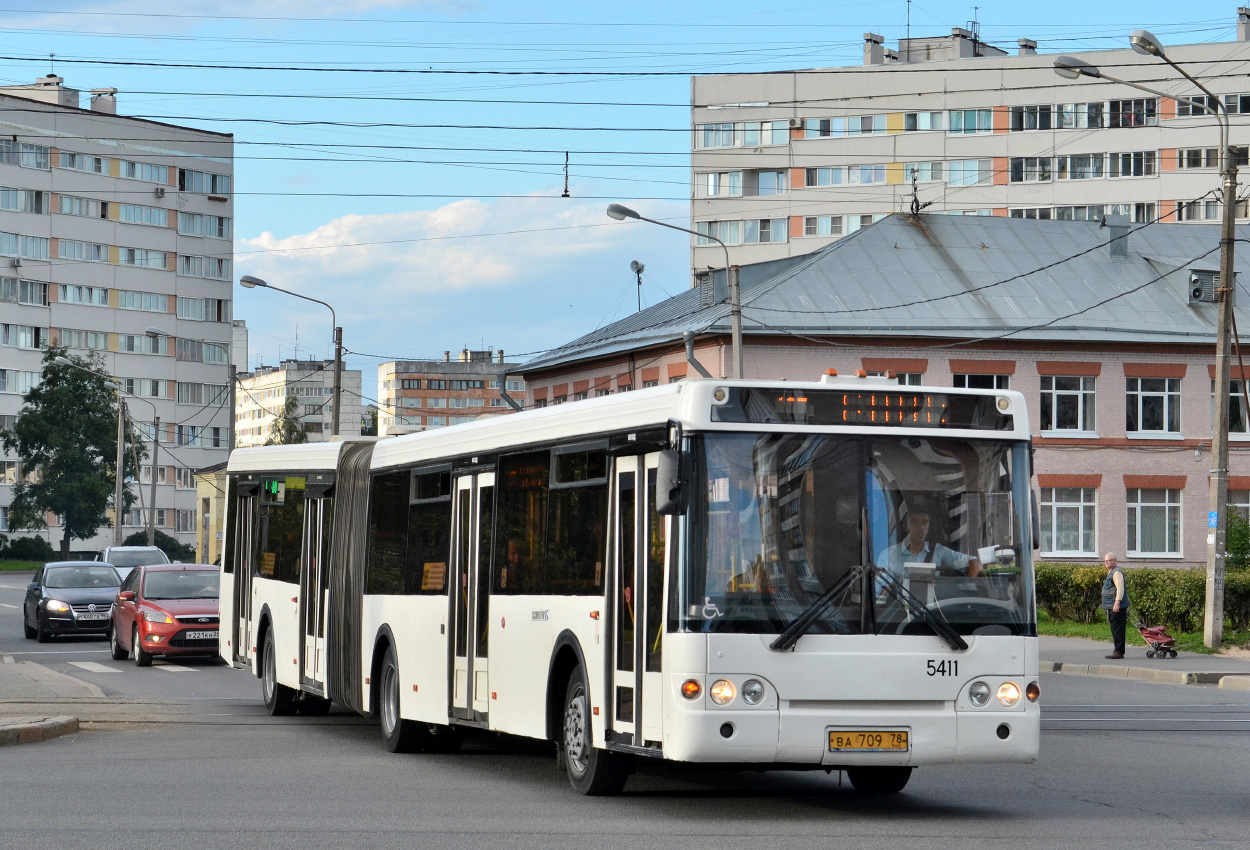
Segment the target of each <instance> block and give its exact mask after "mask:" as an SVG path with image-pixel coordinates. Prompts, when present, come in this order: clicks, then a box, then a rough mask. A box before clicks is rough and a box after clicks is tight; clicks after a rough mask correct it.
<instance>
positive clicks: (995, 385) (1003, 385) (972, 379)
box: [952, 375, 1011, 390]
mask: <svg viewBox="0 0 1250 850" xmlns="http://www.w3.org/2000/svg"><path fill="white" fill-rule="evenodd" d="M952 377H953V378H954V384H955V386H957V387H965V388H967V389H970V390H1009V389H1011V376H1010V375H954V376H952Z"/></svg>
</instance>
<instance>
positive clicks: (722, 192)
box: [691, 8, 1250, 269]
mask: <svg viewBox="0 0 1250 850" xmlns="http://www.w3.org/2000/svg"><path fill="white" fill-rule="evenodd" d="M1237 16H1238V28H1237V32H1238V40H1237V41H1235V42H1225V43H1208V44H1191V45H1176V46H1171V45H1169V46H1168V47H1167V53H1168V56H1169V57H1170V58H1172V59H1173V60H1175V61H1176V62H1177V63H1178V64H1179V65H1181V66H1182V67H1184V68H1185V69H1186V70H1187V71H1189V72H1190V73H1191V74H1193V75H1194V76H1195V77H1197V78H1198V79H1200V80H1201V81H1202V82H1203V83H1204V85H1206V86H1207V87H1208V88H1209V89H1210V90H1211V91H1212V92H1213V93H1214V94H1215V95H1216V98H1217V99H1218V101H1219V102H1218V104H1217V103H1214V102H1213V103H1211V104H1209V105H1210V107H1211V108H1212V109H1215V108H1223V109H1226V110H1227V112H1228V117H1229V121H1230V124H1231V137H1232V142H1233V143H1234V144H1243V145H1244V144H1248V143H1250V82H1248V81H1247V79H1246V77H1245V75H1244V74H1242V73H1240V71H1239V69H1240V67H1241V63H1244V62H1246V61H1247V60H1250V10H1247V9H1246V8H1240V9H1238V10H1237ZM1130 29H1131V27H1128V26H1126V28H1125V40H1124V44H1125V47H1124V48H1123V49H1119V50H1098V51H1085V52H1080V53H1073V54H1071V55H1073V56H1075V57H1076V58H1078V59H1080V60H1081V61H1084V62H1086V63H1088V64H1090V65H1093V66H1096V67H1098V68H1100V69H1102V70H1103V71H1104V72H1105V73H1106V74H1109V75H1110V76H1112V77H1116V78H1119V79H1121V80H1128V81H1133V82H1137V83H1140V84H1142V85H1145V86H1146V87H1148V88H1151V89H1154V90H1156V91H1158V92H1160V93H1161V94H1160V95H1159V96H1154V95H1151V94H1148V93H1146V92H1143V91H1141V90H1139V89H1135V88H1132V87H1129V86H1125V85H1120V84H1117V83H1113V82H1110V81H1107V80H1105V79H1103V80H1093V79H1090V78H1088V77H1081V78H1080V79H1077V80H1068V79H1065V78H1062V77H1060V76H1058V75H1057V74H1056V73H1055V70H1054V61H1055V57H1056V55H1055V54H1039V53H1037V52H1036V44H1035V42H1033V41H1031V40H1029V39H1027V38H1022V39H1020V40H1019V43H1018V45H1017V46H1016V48H1015V49H1016V52H1015V53H1014V54H1009V53H1008V52H1007V51H1005V50H1002V49H1000V48H999V47H996V46H993V45H989V44H986V43H984V42H983V41H981V40H980V39H979V38H978V37H977V34H976V33H975V32H974V31H971V30H967V29H961V28H956V29H954V30H952V32H951V34H950V35H949V36H936V37H924V38H911V39H902V40H900V41H899V43H898V49H897V50H889V49H886V48H885V46H884V43H883V39H882V38H881V36H878V35H875V34H873V33H867V34H865V36H864V38H865V43H864V63H863V65H857V66H850V67H833V68H817V69H811V70H799V71H785V72H764V73H746V74H718V75H714V76H698V77H694V78H692V83H691V103H692V108H691V115H692V118H691V120H692V125H693V131H694V132H693V140H692V146H691V160H692V195H691V197H692V200H691V208H692V216H691V217H692V220H693V224H692V229H695V230H698V231H699V232H700V233H701V234H709V235H711V236H715V237H717V238H719V239H720V240H722V241H723V242H725V243H727V244H728V245H730V246H732V247H731V249H730V253H731V262H734V263H738V264H747V263H756V262H762V261H765V260H772V259H776V258H779V257H788V256H799V255H803V254H809V253H811V252H813V251H815V250H817V249H819V248H821V247H822V246H824V245H827V244H829V243H830V242H832V241H834V240H836V239H838V238H841V237H843V236H846V235H847V234H850V233H854V232H855V231H856V230H857V229H859V228H860V227H863V226H864V225H866V224H870V223H872V222H874V221H878V220H880V219H881V218H883V217H884V216H886V215H888V214H890V213H895V212H906V211H909V210H911V209H912V208H913V204H915V205H919V206H921V207H922V208H924V209H925V210H926V211H927V212H929V213H938V212H942V213H950V214H964V215H982V216H1015V217H1021V218H1035V219H1059V220H1099V219H1101V218H1102V216H1103V215H1108V214H1118V215H1125V216H1128V217H1129V218H1130V219H1131V220H1132V221H1134V222H1137V223H1145V222H1148V221H1154V220H1160V221H1165V222H1177V221H1183V222H1189V221H1212V220H1215V221H1218V220H1219V218H1220V216H1221V209H1222V206H1221V200H1220V198H1219V196H1218V193H1217V192H1216V190H1218V189H1219V187H1220V185H1221V180H1220V174H1219V170H1220V154H1219V147H1220V130H1219V126H1218V123H1217V121H1216V120H1215V118H1214V117H1213V116H1212V115H1210V114H1209V113H1208V112H1206V111H1205V107H1206V106H1207V104H1206V103H1205V101H1206V98H1205V96H1202V95H1201V92H1199V91H1198V90H1197V89H1196V88H1195V87H1194V85H1193V84H1192V83H1190V82H1189V81H1188V80H1186V79H1184V77H1182V76H1181V75H1180V74H1178V73H1177V72H1176V71H1175V70H1173V69H1172V68H1171V67H1169V66H1168V65H1166V64H1165V63H1163V62H1162V61H1160V60H1158V59H1155V58H1153V57H1148V56H1142V55H1139V54H1137V53H1135V52H1134V51H1133V50H1132V49H1130V48H1129V46H1128V32H1129V30H1130ZM1164 95H1166V96H1164ZM1241 160H1242V162H1243V163H1244V162H1245V155H1244V152H1243V154H1242V156H1241ZM1237 215H1238V218H1239V219H1245V218H1247V216H1248V215H1250V213H1248V212H1247V209H1246V205H1245V203H1244V202H1243V203H1241V204H1240V205H1239V208H1238V214H1237ZM693 241H694V245H693V247H692V258H691V267H692V268H693V269H703V268H707V267H709V266H712V267H717V268H719V267H721V266H723V265H724V262H725V261H724V253H723V251H722V249H721V247H720V246H719V245H718V244H716V243H715V242H713V241H711V240H710V239H707V238H706V237H698V238H695V239H694V240H693Z"/></svg>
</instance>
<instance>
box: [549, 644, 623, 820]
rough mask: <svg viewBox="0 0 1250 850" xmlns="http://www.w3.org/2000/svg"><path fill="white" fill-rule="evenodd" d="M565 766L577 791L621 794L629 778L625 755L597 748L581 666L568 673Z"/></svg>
mask: <svg viewBox="0 0 1250 850" xmlns="http://www.w3.org/2000/svg"><path fill="white" fill-rule="evenodd" d="M563 746H564V770H565V772H566V773H567V774H568V777H569V784H571V785H572V786H573V790H574V791H576V792H577V793H578V794H585V795H586V796H589V797H599V796H605V795H610V794H619V793H620V791H621V789H622V788H624V787H625V780H626V779H628V778H629V772H628V770H627V767H626V764H625V761H624V758H623V757H622V756H621V755H619V754H618V753H611V752H608V751H607V750H599V749H595V747H594V746H593V744H592V742H591V735H590V698H589V696H588V695H587V688H586V677H585V675H584V674H583V673H582V670H581V668H580V667H579V668H577V669H575V670H574V671H573V675H572V676H570V677H569V687H568V690H567V691H566V692H565V697H564V744H563Z"/></svg>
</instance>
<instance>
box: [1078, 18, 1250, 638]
mask: <svg viewBox="0 0 1250 850" xmlns="http://www.w3.org/2000/svg"><path fill="white" fill-rule="evenodd" d="M1129 44H1131V45H1132V47H1133V50H1134V51H1136V52H1137V53H1139V54H1141V55H1142V56H1152V57H1154V58H1156V59H1160V60H1162V61H1163V62H1166V63H1167V64H1168V65H1170V66H1171V67H1172V68H1173V69H1175V70H1176V71H1177V72H1178V73H1180V74H1181V75H1182V76H1183V77H1184V78H1185V79H1187V80H1189V81H1190V82H1191V83H1193V84H1194V85H1195V86H1197V87H1198V88H1199V89H1200V90H1201V91H1202V93H1203V94H1205V95H1206V99H1205V101H1204V102H1203V104H1202V108H1203V110H1204V111H1206V112H1209V113H1210V114H1212V115H1214V116H1215V119H1216V120H1217V121H1218V122H1219V124H1220V155H1221V156H1223V157H1224V222H1223V230H1222V232H1221V237H1220V286H1219V289H1218V290H1217V291H1218V292H1219V294H1220V306H1219V316H1218V319H1217V327H1216V342H1215V417H1214V422H1213V423H1212V434H1211V454H1212V458H1213V460H1214V462H1215V466H1214V468H1213V469H1212V470H1211V476H1210V482H1211V486H1210V491H1211V502H1210V513H1208V514H1207V525H1208V528H1211V527H1212V523H1214V528H1213V529H1212V532H1209V533H1208V535H1207V587H1206V603H1205V605H1204V607H1203V620H1204V623H1203V641H1204V642H1205V643H1206V645H1207V646H1208V647H1211V648H1212V649H1214V648H1217V647H1218V646H1219V645H1220V641H1221V640H1222V639H1223V637H1224V555H1225V551H1226V549H1227V532H1228V406H1229V395H1230V392H1229V389H1230V380H1229V377H1230V376H1229V372H1230V365H1231V363H1230V356H1231V349H1232V343H1231V336H1232V319H1233V293H1234V291H1235V289H1236V278H1235V272H1234V270H1233V265H1234V254H1233V248H1234V245H1235V237H1236V220H1237V157H1236V156H1235V151H1234V150H1233V148H1232V146H1231V145H1230V143H1229V132H1228V115H1227V114H1226V112H1225V109H1224V103H1223V101H1221V100H1220V99H1219V98H1218V97H1216V96H1215V95H1214V94H1212V93H1211V90H1210V89H1208V88H1207V87H1206V86H1204V85H1203V84H1202V83H1200V82H1198V80H1196V79H1194V78H1193V77H1192V76H1191V75H1190V74H1189V72H1187V71H1186V70H1185V69H1184V68H1182V67H1181V66H1180V65H1177V64H1176V63H1175V62H1173V61H1172V60H1171V59H1170V58H1169V57H1168V55H1167V53H1166V52H1165V51H1164V49H1163V44H1162V43H1161V42H1160V41H1159V39H1157V38H1155V37H1154V36H1153V35H1151V34H1150V33H1149V32H1147V31H1146V30H1133V33H1132V34H1131V35H1130V36H1129ZM1055 73H1056V74H1058V75H1059V76H1061V77H1064V78H1066V79H1069V80H1075V79H1077V78H1078V77H1092V78H1094V79H1100V80H1107V81H1108V82H1113V83H1119V84H1121V85H1126V86H1130V87H1132V88H1135V89H1141V90H1142V91H1145V92H1149V93H1150V94H1155V95H1161V96H1164V97H1170V95H1164V94H1163V93H1162V92H1157V91H1155V90H1154V89H1151V88H1147V87H1146V86H1143V85H1140V84H1138V83H1133V82H1129V81H1127V80H1118V79H1116V78H1114V77H1111V76H1108V75H1107V74H1104V73H1102V72H1101V71H1100V70H1099V69H1098V68H1096V67H1094V66H1093V65H1090V64H1089V63H1088V62H1085V61H1083V60H1080V59H1077V58H1075V57H1072V56H1059V57H1056V58H1055ZM1213 104H1214V105H1213ZM1241 379H1242V380H1243V381H1244V380H1245V379H1246V376H1245V375H1242V376H1241Z"/></svg>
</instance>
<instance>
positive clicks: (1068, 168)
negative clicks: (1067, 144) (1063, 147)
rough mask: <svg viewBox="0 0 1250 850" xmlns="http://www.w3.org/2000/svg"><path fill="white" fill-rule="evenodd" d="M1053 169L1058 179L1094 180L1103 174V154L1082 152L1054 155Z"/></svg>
mask: <svg viewBox="0 0 1250 850" xmlns="http://www.w3.org/2000/svg"><path fill="white" fill-rule="evenodd" d="M1055 171H1056V176H1057V177H1058V178H1059V179H1060V180H1094V179H1097V178H1100V177H1102V176H1103V155H1102V154H1100V153H1084V154H1073V155H1071V156H1061V157H1056V159H1055Z"/></svg>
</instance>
